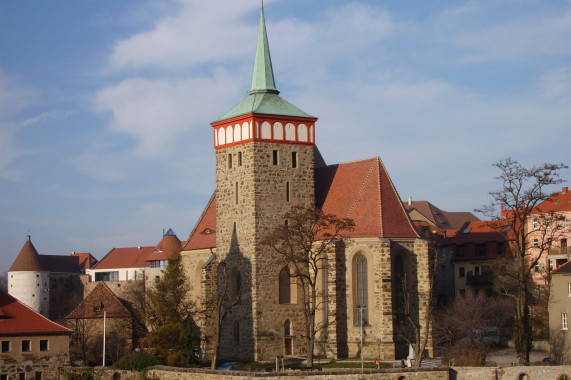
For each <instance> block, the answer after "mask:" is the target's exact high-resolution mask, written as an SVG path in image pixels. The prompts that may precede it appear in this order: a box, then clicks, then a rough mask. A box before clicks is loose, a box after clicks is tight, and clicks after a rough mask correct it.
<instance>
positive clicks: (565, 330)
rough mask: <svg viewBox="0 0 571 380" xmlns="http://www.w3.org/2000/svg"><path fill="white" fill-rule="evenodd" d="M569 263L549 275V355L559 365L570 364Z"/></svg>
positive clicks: (570, 277)
mask: <svg viewBox="0 0 571 380" xmlns="http://www.w3.org/2000/svg"><path fill="white" fill-rule="evenodd" d="M569 317H571V262H567V263H566V264H563V265H561V266H560V267H559V268H558V269H556V270H555V271H553V272H552V273H551V291H550V295H549V333H550V340H551V343H552V349H551V355H552V357H555V358H556V359H558V361H561V362H562V363H561V364H571V333H570V332H569Z"/></svg>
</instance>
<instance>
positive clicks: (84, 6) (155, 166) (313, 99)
mask: <svg viewBox="0 0 571 380" xmlns="http://www.w3.org/2000/svg"><path fill="white" fill-rule="evenodd" d="M265 11H266V23H267V28H268V37H269V41H270V49H271V52H272V59H273V66H274V73H275V76H276V85H277V87H278V89H279V90H280V91H281V95H282V96H283V97H284V98H285V99H287V100H288V101H290V102H292V103H293V104H295V105H296V106H298V107H299V108H301V109H302V110H304V111H306V112H308V113H310V114H312V115H315V116H317V117H319V121H318V123H317V144H318V146H319V148H320V150H321V152H322V154H323V156H324V158H325V160H326V161H327V162H328V163H330V164H331V163H338V162H343V161H351V160H358V159H361V158H368V157H373V156H380V157H381V159H382V160H383V162H384V164H385V166H386V167H387V170H388V171H389V174H390V175H391V178H392V180H393V182H394V183H395V186H396V188H397V190H398V192H399V194H400V195H401V197H402V198H403V199H406V198H408V196H412V197H413V199H415V200H429V201H430V202H432V203H434V204H435V205H437V206H438V207H440V208H442V209H444V210H447V211H472V210H473V209H474V208H476V207H479V206H481V205H482V204H484V203H486V202H487V201H488V199H489V198H488V191H490V190H495V189H496V188H497V186H498V183H497V182H496V181H495V180H494V176H496V175H497V174H498V173H497V172H496V171H495V169H494V168H493V167H492V166H491V164H492V163H493V162H496V161H498V160H499V159H502V158H506V157H512V158H514V159H516V160H518V161H520V162H521V163H523V164H525V165H531V164H540V163H543V162H564V163H567V164H571V162H570V160H569V158H570V157H571V154H570V153H569V141H570V138H571V132H570V130H571V129H570V125H571V2H570V1H568V0H566V1H564V0H552V1H544V0H506V1H487V0H478V1H444V0H436V1H420V0H418V1H412V0H405V1H378V0H361V1H342V0H312V1H305V0H273V1H272V0H266V1H265ZM258 18H259V1H257V0H233V1H228V0H209V1H204V0H179V1H174V0H173V1H144V0H143V1H141V0H137V1H135V0H123V1H115V0H98V1H71V0H60V1H57V2H48V1H31V0H30V1H25V0H24V1H2V2H1V3H0V194H1V197H0V241H1V243H2V244H1V246H2V254H1V257H0V270H1V271H4V270H7V269H8V268H9V267H10V265H11V263H12V262H13V260H14V258H15V256H16V255H17V254H18V252H19V251H20V249H21V247H22V245H23V244H24V242H25V238H26V235H27V234H28V232H29V233H30V234H31V236H32V241H33V243H34V245H35V246H36V248H37V249H38V251H39V252H40V253H42V254H69V253H71V252H72V251H76V252H91V253H92V254H93V255H94V256H95V257H97V258H101V257H102V256H103V255H104V254H106V253H107V252H108V251H109V250H110V249H112V248H113V247H125V246H136V245H154V244H156V243H157V242H158V241H159V240H160V239H161V237H162V231H163V229H168V228H171V227H172V228H173V230H174V231H175V232H176V233H177V235H178V236H179V238H181V239H185V238H186V237H187V236H188V234H189V233H190V232H191V230H192V228H193V227H194V224H195V223H196V220H197V218H198V216H199V215H200V213H201V212H202V210H203V208H204V206H205V204H206V202H207V200H208V198H209V197H210V195H211V194H212V192H213V190H214V148H213V146H212V129H211V127H210V125H209V123H210V122H211V121H213V120H216V119H218V118H219V117H220V116H221V115H223V114H224V113H225V112H226V111H228V110H229V109H230V108H231V107H232V106H234V105H235V104H237V103H238V102H239V101H240V100H242V98H243V97H245V96H246V92H247V90H248V89H249V85H250V80H251V72H252V67H253V57H254V50H255V45H256V39H257V23H258ZM569 174H570V172H569V170H567V171H564V172H562V178H563V179H565V180H568V179H569ZM553 190H556V188H554V189H553Z"/></svg>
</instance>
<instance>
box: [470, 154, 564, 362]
mask: <svg viewBox="0 0 571 380" xmlns="http://www.w3.org/2000/svg"><path fill="white" fill-rule="evenodd" d="M494 166H495V167H497V168H498V169H499V170H500V172H501V173H500V175H499V176H498V177H496V179H498V180H500V182H501V184H502V185H501V188H500V189H499V190H496V191H491V192H490V196H491V201H490V203H489V204H488V205H486V206H484V207H482V208H481V209H477V210H475V211H476V212H480V213H482V214H484V215H486V216H488V217H491V218H492V219H494V220H493V221H492V222H490V224H491V225H492V226H496V228H497V229H498V231H500V232H502V233H503V234H504V235H505V236H506V240H507V241H509V242H510V243H511V244H510V249H511V252H512V253H513V256H514V264H515V266H514V269H515V271H505V272H504V273H498V274H499V275H500V277H504V278H507V279H510V280H512V284H513V286H504V287H503V289H502V293H503V294H504V295H507V296H510V297H512V298H513V299H514V300H515V320H514V328H515V329H514V343H515V346H516V351H517V352H518V353H519V358H520V362H529V353H530V351H531V348H532V346H533V330H532V323H531V318H530V314H529V313H530V311H529V306H530V305H529V301H530V298H531V296H532V294H531V291H530V284H531V283H532V269H533V268H535V266H536V265H537V264H538V262H539V260H540V259H541V257H542V255H543V254H544V252H546V248H547V246H548V241H549V240H548V239H546V238H545V236H544V238H543V239H542V240H543V241H542V242H541V245H539V244H538V246H537V248H536V249H535V252H534V251H532V249H531V248H532V243H531V242H530V235H531V234H534V233H535V231H534V229H535V228H534V229H531V230H530V229H529V228H528V227H527V223H528V222H529V220H530V219H536V220H537V221H538V223H539V222H541V227H539V225H538V228H542V229H543V228H545V231H546V232H547V228H548V226H549V223H552V222H553V223H552V224H551V227H552V228H551V229H550V231H549V233H553V232H554V231H555V229H556V228H557V225H558V223H555V219H551V220H550V218H552V217H556V216H555V215H546V214H544V213H542V212H541V210H540V207H539V206H540V205H541V203H542V202H544V201H547V200H549V199H550V198H551V196H552V193H550V192H547V191H546V189H545V187H547V186H549V185H554V184H558V183H561V182H562V180H561V179H559V171H560V170H562V169H565V168H567V167H568V166H567V165H565V164H549V163H546V164H542V165H540V166H537V167H535V166H534V167H531V168H525V167H523V166H522V165H520V164H519V163H518V162H517V161H514V160H512V159H510V158H508V159H505V160H501V161H499V162H497V163H495V164H494ZM500 207H502V209H504V212H503V215H501V216H500V217H499V218H498V217H497V210H498V209H499V208H500ZM553 227H555V228H553ZM538 243H539V242H538ZM534 244H535V242H534ZM504 268H510V266H504Z"/></svg>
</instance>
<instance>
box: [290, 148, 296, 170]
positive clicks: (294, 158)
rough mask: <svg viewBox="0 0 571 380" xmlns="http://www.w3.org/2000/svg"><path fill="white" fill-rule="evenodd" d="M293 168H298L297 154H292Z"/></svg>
mask: <svg viewBox="0 0 571 380" xmlns="http://www.w3.org/2000/svg"><path fill="white" fill-rule="evenodd" d="M291 167H292V168H297V152H291Z"/></svg>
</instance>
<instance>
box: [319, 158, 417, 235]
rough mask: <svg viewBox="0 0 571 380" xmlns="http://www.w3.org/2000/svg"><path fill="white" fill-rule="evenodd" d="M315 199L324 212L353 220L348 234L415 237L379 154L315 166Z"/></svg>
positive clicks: (414, 232)
mask: <svg viewBox="0 0 571 380" xmlns="http://www.w3.org/2000/svg"><path fill="white" fill-rule="evenodd" d="M315 198H316V204H317V206H318V207H321V209H322V210H323V212H325V213H328V214H333V215H336V216H337V217H347V218H351V219H353V221H354V222H355V229H354V230H353V231H352V232H351V233H349V234H348V235H349V237H387V238H417V237H418V235H417V233H416V231H415V229H414V227H413V225H412V223H411V221H410V219H409V217H408V214H407V213H406V211H405V209H404V206H403V205H402V202H401V201H400V197H399V195H398V193H397V191H396V189H395V188H394V186H393V184H392V181H391V179H390V178H389V176H388V174H387V172H386V169H385V167H384V166H383V164H382V162H381V159H380V158H378V157H375V158H371V159H365V160H361V161H354V162H348V163H341V164H336V165H329V166H326V167H323V168H319V169H317V170H316V172H315Z"/></svg>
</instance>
